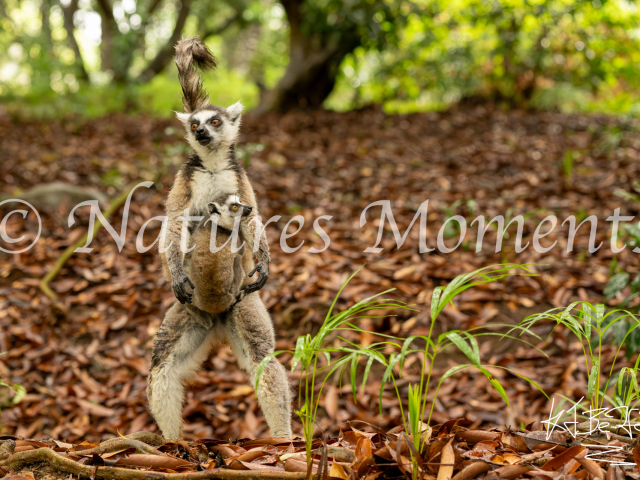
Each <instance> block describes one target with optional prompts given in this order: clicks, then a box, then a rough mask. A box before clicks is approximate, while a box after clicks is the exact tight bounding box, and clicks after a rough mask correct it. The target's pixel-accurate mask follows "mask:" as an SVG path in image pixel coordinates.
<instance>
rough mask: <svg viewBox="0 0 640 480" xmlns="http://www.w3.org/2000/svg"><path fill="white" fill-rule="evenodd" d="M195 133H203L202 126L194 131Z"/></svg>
mask: <svg viewBox="0 0 640 480" xmlns="http://www.w3.org/2000/svg"><path fill="white" fill-rule="evenodd" d="M196 133H204V127H203V126H202V125H200V126H199V127H198V128H197V129H196Z"/></svg>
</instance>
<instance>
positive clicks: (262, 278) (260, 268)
mask: <svg viewBox="0 0 640 480" xmlns="http://www.w3.org/2000/svg"><path fill="white" fill-rule="evenodd" d="M256 272H260V275H258V280H256V281H255V282H253V283H250V284H249V285H247V286H246V287H244V291H245V292H246V294H247V295H249V294H250V293H253V292H257V291H258V290H260V289H261V288H262V287H264V286H265V284H266V283H267V280H269V261H268V260H263V261H261V262H258V264H257V265H256V266H255V267H253V270H251V271H250V272H249V276H250V277H253V275H254V274H255V273H256Z"/></svg>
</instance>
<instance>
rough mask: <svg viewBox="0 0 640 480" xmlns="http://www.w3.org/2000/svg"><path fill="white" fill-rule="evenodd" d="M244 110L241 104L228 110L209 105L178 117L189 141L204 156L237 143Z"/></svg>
mask: <svg viewBox="0 0 640 480" xmlns="http://www.w3.org/2000/svg"><path fill="white" fill-rule="evenodd" d="M242 108H243V107H242V104H241V103H240V102H237V103H234V104H233V105H231V106H230V107H228V108H223V107H217V106H215V105H207V106H205V107H202V108H199V109H198V110H196V111H195V112H193V113H177V114H176V115H177V117H178V119H179V120H180V121H181V122H182V124H183V125H184V127H185V129H186V131H187V140H188V141H189V143H190V144H191V146H192V147H193V148H194V149H195V150H196V152H197V153H199V154H201V155H202V154H203V153H206V152H207V151H216V150H218V149H219V148H220V147H222V146H227V147H228V146H230V145H233V144H234V143H235V142H236V139H237V137H238V130H239V127H240V116H241V114H242Z"/></svg>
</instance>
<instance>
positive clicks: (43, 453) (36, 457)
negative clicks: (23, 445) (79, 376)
mask: <svg viewBox="0 0 640 480" xmlns="http://www.w3.org/2000/svg"><path fill="white" fill-rule="evenodd" d="M38 462H44V463H46V464H47V465H49V466H51V467H52V468H55V469H56V470H60V471H63V472H65V473H70V474H72V475H74V476H76V475H77V476H78V477H85V478H100V479H104V480H205V479H207V480H208V479H212V480H213V479H218V480H279V479H282V480H302V479H303V478H305V474H304V473H291V472H264V471H252V470H220V469H212V470H207V471H204V472H191V473H163V472H150V471H147V470H133V469H128V468H119V467H96V466H88V465H81V464H79V463H77V462H75V461H73V460H71V459H69V458H65V457H63V456H62V455H60V454H58V453H56V452H54V451H53V450H52V449H50V448H38V449H37V450H27V451H25V452H19V453H15V454H13V455H12V456H11V457H10V458H8V459H7V460H4V461H2V462H0V467H1V468H3V469H5V470H6V469H10V470H13V471H16V470H17V469H20V468H22V467H24V466H25V465H31V464H34V463H38Z"/></svg>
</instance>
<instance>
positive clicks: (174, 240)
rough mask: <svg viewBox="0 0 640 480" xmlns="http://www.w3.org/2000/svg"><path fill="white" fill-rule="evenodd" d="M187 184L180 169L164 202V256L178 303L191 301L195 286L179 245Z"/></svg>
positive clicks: (186, 201) (187, 202)
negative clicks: (165, 202)
mask: <svg viewBox="0 0 640 480" xmlns="http://www.w3.org/2000/svg"><path fill="white" fill-rule="evenodd" d="M189 197H190V194H189V185H188V184H187V182H186V180H185V178H184V175H183V173H182V171H179V172H178V174H177V175H176V180H175V183H174V185H173V188H172V189H171V191H170V192H169V196H168V198H167V204H166V213H167V232H166V237H165V241H166V246H167V251H166V256H167V264H168V266H169V272H170V273H171V287H172V288H173V293H174V294H175V296H176V298H177V299H178V300H179V301H180V303H182V304H184V303H191V299H192V295H193V294H192V292H193V288H195V286H194V285H193V282H192V281H191V279H190V278H189V277H187V275H186V274H185V272H184V252H183V251H182V248H181V246H180V240H181V239H182V235H183V225H184V223H183V222H182V221H180V220H179V217H180V216H181V215H183V214H184V209H185V208H187V206H188V205H189V200H190V198H189ZM185 235H186V236H187V238H185V245H188V243H189V238H188V236H189V231H188V229H187V231H186V232H185ZM187 284H189V285H190V286H191V289H192V292H189V291H188V289H187Z"/></svg>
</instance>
